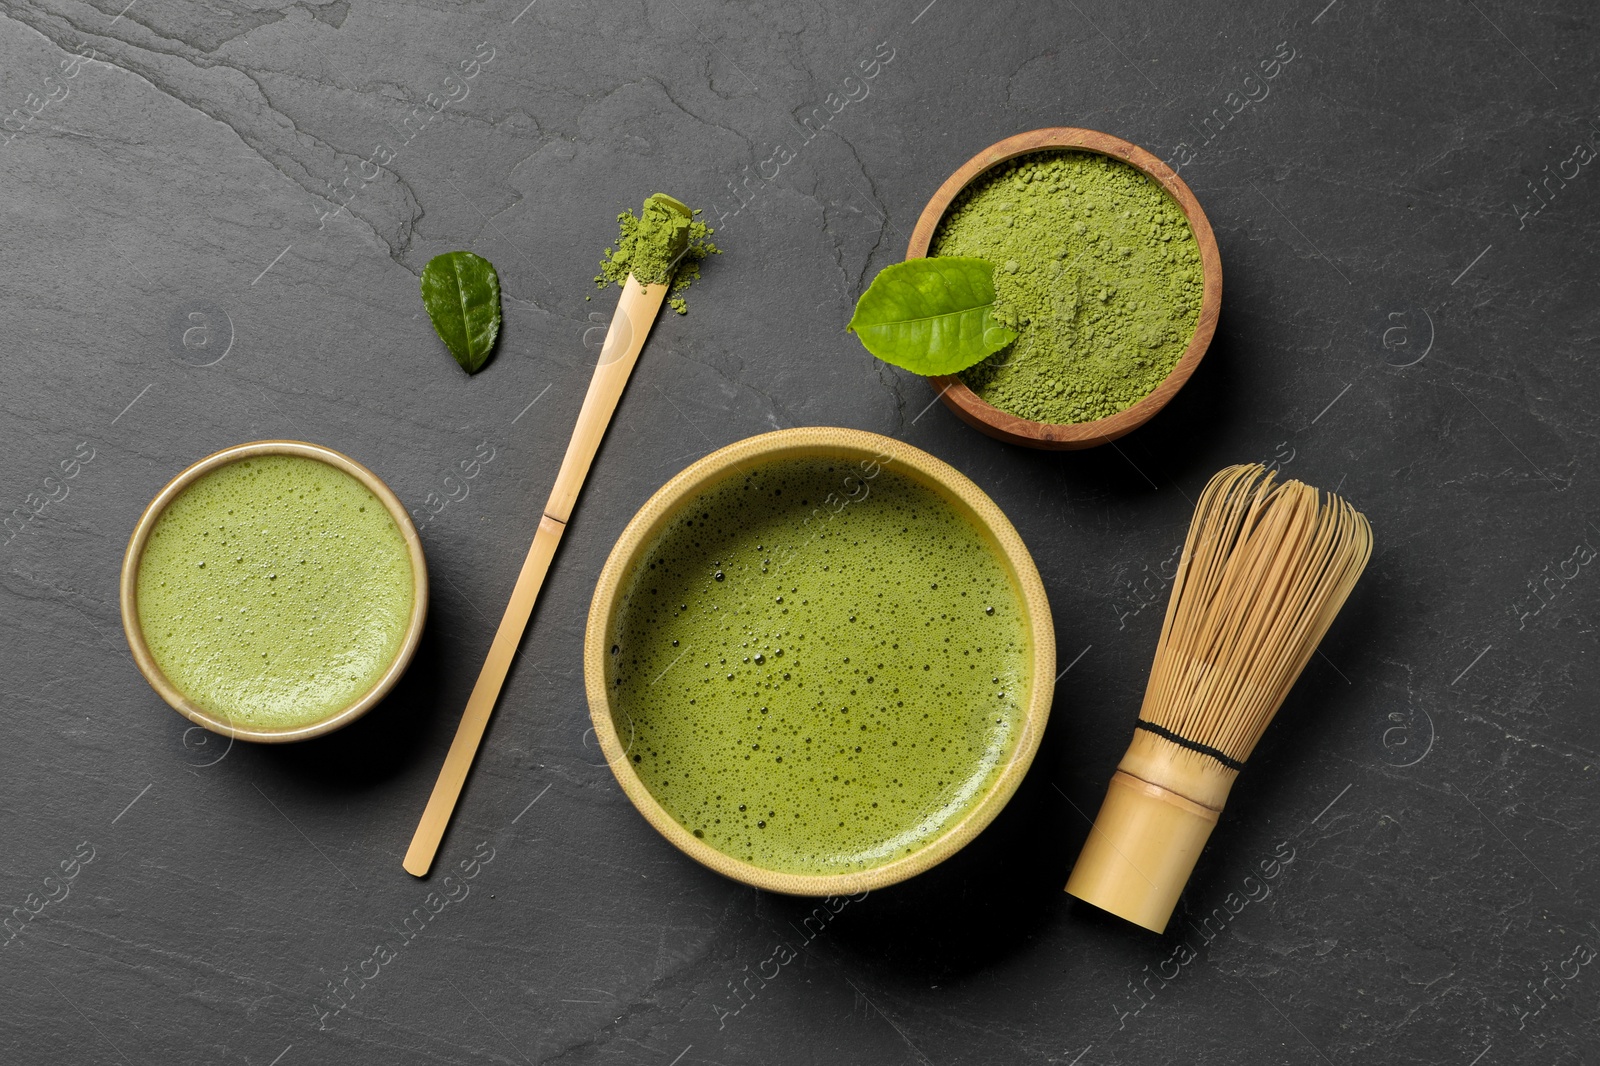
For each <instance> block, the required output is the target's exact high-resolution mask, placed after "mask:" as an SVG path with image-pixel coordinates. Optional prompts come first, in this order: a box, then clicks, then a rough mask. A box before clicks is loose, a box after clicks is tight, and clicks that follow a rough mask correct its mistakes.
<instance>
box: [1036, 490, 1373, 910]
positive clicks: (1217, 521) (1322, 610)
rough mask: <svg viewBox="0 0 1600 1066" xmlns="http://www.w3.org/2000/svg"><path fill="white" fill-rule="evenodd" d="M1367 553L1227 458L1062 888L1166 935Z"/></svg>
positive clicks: (1349, 513) (1326, 519) (1206, 495)
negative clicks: (1247, 769)
mask: <svg viewBox="0 0 1600 1066" xmlns="http://www.w3.org/2000/svg"><path fill="white" fill-rule="evenodd" d="M1371 556H1372V527H1371V525H1370V524H1369V523H1368V522H1367V520H1366V518H1365V516H1363V515H1362V514H1361V513H1360V512H1358V511H1357V510H1356V509H1355V508H1353V507H1351V506H1350V505H1349V504H1348V503H1346V502H1345V501H1344V500H1343V499H1340V498H1339V497H1338V496H1335V495H1333V494H1332V493H1320V492H1318V491H1317V490H1316V489H1314V488H1312V487H1310V486H1308V485H1305V484H1302V483H1301V482H1299V481H1285V482H1281V483H1279V482H1277V481H1276V479H1275V474H1274V473H1273V472H1271V471H1268V470H1266V469H1265V468H1263V467H1261V466H1259V465H1245V466H1231V467H1228V468H1226V469H1224V470H1221V471H1219V472H1218V473H1217V474H1216V476H1215V477H1213V478H1212V479H1211V481H1210V482H1209V483H1208V484H1207V485H1206V488H1205V490H1204V491H1203V492H1202V493H1201V495H1200V502H1199V504H1198V505H1196V507H1195V515H1194V521H1193V522H1192V523H1191V524H1190V526H1189V533H1188V535H1187V537H1186V538H1185V540H1184V546H1183V554H1182V556H1181V558H1180V559H1179V562H1178V569H1177V574H1176V576H1175V577H1174V579H1173V585H1172V595H1171V598H1170V599H1169V600H1168V602H1167V612H1166V615H1165V617H1164V618H1163V619H1162V624H1161V637H1160V640H1159V642H1158V644H1157V646H1156V655H1155V662H1154V663H1153V664H1152V666H1151V669H1150V680H1149V683H1148V684H1147V685H1146V686H1145V694H1144V702H1143V704H1142V706H1141V708H1140V711H1139V719H1138V723H1137V725H1136V728H1135V730H1134V738H1133V742H1132V743H1131V744H1130V745H1129V747H1128V751H1127V754H1125V755H1124V756H1123V758H1122V762H1121V763H1119V764H1118V766H1117V772H1116V773H1115V774H1114V775H1113V776H1112V779H1111V786H1110V788H1109V790H1108V791H1107V793H1106V799H1105V802H1104V803H1103V804H1102V806H1101V808H1100V813H1099V815H1098V816H1097V817H1096V819H1095V828H1094V831H1093V832H1092V833H1090V834H1089V839H1088V841H1087V842H1086V843H1085V844H1084V848H1083V852H1082V854H1080V855H1079V857H1078V862H1077V865H1076V866H1075V867H1074V868H1073V871H1072V877H1071V880H1069V881H1068V882H1067V891H1068V892H1071V893H1072V894H1073V895H1075V896H1078V897H1079V898H1080V899H1084V900H1087V901H1088V902H1090V903H1093V904H1095V905H1096V906H1099V907H1101V908H1103V909H1105V910H1108V911H1111V912H1112V913H1114V914H1119V915H1121V916H1123V917H1124V918H1127V919H1129V920H1130V921H1133V922H1136V923H1137V924H1139V925H1142V926H1145V927H1146V928H1148V929H1153V930H1155V931H1157V932H1159V931H1161V930H1162V929H1163V928H1165V926H1166V924H1167V921H1168V919H1169V918H1170V917H1171V915H1172V910H1173V907H1174V906H1175V905H1176V904H1177V900H1178V895H1179V893H1180V892H1182V890H1183V886H1184V883H1185V882H1187V881H1188V879H1189V873H1190V872H1191V870H1192V869H1193V868H1194V863H1195V860H1196V859H1197V858H1198V857H1199V854H1200V850H1201V848H1203V847H1204V846H1205V842H1206V839H1207V838H1208V837H1209V836H1210V833H1211V829H1212V827H1213V826H1214V825H1215V824H1216V821H1217V816H1218V813H1219V812H1220V811H1221V809H1222V806H1223V804H1224V803H1225V802H1226V801H1227V797H1228V792H1229V790H1230V789H1231V788H1232V786H1233V781H1234V779H1235V778H1236V777H1237V776H1238V773H1239V771H1240V770H1241V769H1243V767H1244V762H1245V760H1246V759H1248V758H1249V757H1250V755H1251V753H1252V752H1253V751H1254V750H1255V747H1256V742H1257V741H1258V740H1260V738H1261V734H1262V733H1263V731H1265V729H1266V728H1267V726H1268V725H1269V724H1270V723H1271V721H1272V719H1273V717H1274V716H1275V715H1276V714H1277V712H1278V708H1279V706H1281V705H1282V703H1283V700H1284V698H1285V697H1286V696H1287V695H1288V693H1289V689H1290V688H1291V687H1292V686H1293V685H1294V683H1295V680H1296V679H1297V678H1298V677H1299V676H1300V673H1301V671H1302V670H1304V669H1305V666H1306V664H1307V663H1308V662H1309V661H1310V659H1311V656H1312V654H1313V653H1314V652H1315V651H1316V647H1317V644H1318V642H1320V641H1321V639H1322V637H1323V635H1324V634H1325V633H1326V632H1327V631H1328V627H1329V626H1330V625H1331V624H1332V623H1333V619H1334V618H1335V616H1337V615H1338V613H1339V610H1340V608H1341V607H1343V606H1344V603H1345V601H1346V600H1347V599H1348V598H1349V595H1350V591H1351V589H1353V588H1354V587H1355V583H1356V580H1357V579H1358V578H1359V577H1360V575H1361V572H1362V570H1363V569H1364V568H1365V567H1366V565H1367V562H1368V560H1369V559H1370V558H1371Z"/></svg>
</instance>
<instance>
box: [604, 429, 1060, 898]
mask: <svg viewBox="0 0 1600 1066" xmlns="http://www.w3.org/2000/svg"><path fill="white" fill-rule="evenodd" d="M812 456H839V457H841V458H846V459H867V458H876V459H878V460H879V461H881V462H884V463H885V465H888V464H891V463H892V464H895V465H896V466H897V468H898V470H899V472H900V473H901V474H902V475H904V476H910V477H912V478H913V480H916V481H918V482H919V483H921V484H923V485H925V486H927V487H928V488H930V489H932V490H933V491H935V492H937V493H939V494H940V495H941V496H942V497H944V498H945V499H946V500H947V501H949V502H950V503H952V504H954V505H956V506H958V507H961V508H964V509H965V510H966V511H967V512H968V513H969V514H970V516H971V517H972V518H973V520H974V521H975V522H976V523H977V525H978V526H979V529H980V530H981V531H982V532H984V533H985V534H986V535H987V536H988V537H989V538H990V539H991V543H992V544H993V545H994V546H995V547H996V548H997V549H998V551H999V553H1000V554H1001V556H1002V558H1003V559H1004V561H1005V563H1006V565H1007V567H1008V568H1009V569H1010V571H1011V576H1012V579H1013V581H1014V583H1015V587H1016V588H1017V591H1018V596H1019V598H1020V599H1021V600H1022V602H1023V605H1024V607H1025V609H1026V610H1025V614H1026V617H1027V623H1028V633H1027V636H1028V639H1029V641H1030V650H1031V654H1030V656H1029V658H1030V663H1029V665H1030V669H1031V671H1032V683H1031V685H1030V690H1029V694H1028V699H1027V702H1026V704H1025V713H1024V724H1023V729H1022V732H1021V734H1020V735H1019V737H1018V739H1017V741H1016V743H1015V745H1014V746H1013V748H1012V751H1011V754H1010V756H1009V757H1008V758H1007V760H1006V762H1005V763H1004V764H1003V765H1002V767H1001V769H1000V771H999V773H998V774H997V775H996V776H995V778H994V780H993V781H992V782H991V783H990V786H989V788H988V790H987V791H986V792H985V793H984V795H983V798H982V799H980V800H978V801H977V802H976V803H974V804H973V805H972V806H971V807H970V808H968V810H967V812H966V813H965V814H964V815H963V816H962V817H961V818H960V820H959V821H957V822H956V823H955V824H954V825H952V826H950V827H949V828H947V829H946V830H945V831H944V832H943V833H941V834H940V835H939V836H937V837H935V838H933V839H932V840H931V841H929V842H928V843H927V844H925V845H924V846H923V847H921V848H919V849H918V850H917V851H915V852H913V853H912V854H910V855H906V856H904V857H902V858H898V859H894V860H892V861H890V862H886V863H884V864H883V865H882V866H875V867H873V868H871V869H868V870H858V871H851V872H847V873H837V874H795V873H784V872H782V871H778V870H771V869H768V868H766V867H763V866H757V865H755V864H753V863H749V862H745V861H744V860H742V859H737V858H734V857H733V856H731V855H728V854H727V853H725V852H723V851H719V850H718V849H716V848H714V847H712V846H711V845H710V844H707V843H706V842H705V841H704V840H701V839H700V838H698V837H696V836H694V834H692V833H691V832H689V830H687V829H685V828H684V827H683V826H682V825H681V824H679V823H678V821H677V819H675V818H673V817H672V815H671V814H669V813H668V812H667V811H666V809H665V808H664V807H662V805H661V804H660V802H659V801H658V800H657V799H656V798H655V795H654V794H653V793H652V792H651V791H650V790H649V788H648V787H647V786H646V785H645V783H644V781H643V780H642V779H641V778H640V777H639V775H638V773H637V772H636V771H635V770H634V768H633V763H632V762H631V761H629V759H628V751H627V747H626V746H625V745H624V744H623V742H622V739H621V737H620V736H619V735H618V723H617V720H616V718H615V716H614V715H613V713H612V707H611V694H610V692H609V691H608V689H607V686H606V648H607V647H608V646H609V643H610V639H611V638H610V636H609V634H610V633H611V631H612V628H613V626H614V624H615V622H616V616H617V611H618V609H619V607H620V606H621V602H622V593H623V591H624V589H625V588H626V583H627V581H628V578H629V577H630V575H631V574H632V572H633V569H634V567H635V566H636V565H637V564H638V562H639V561H640V559H641V558H642V557H643V555H644V553H645V552H646V551H647V550H648V549H649V547H650V546H651V545H652V544H653V543H654V542H655V539H656V537H657V536H658V535H659V534H660V533H661V532H662V530H663V529H664V528H665V526H666V525H667V523H668V522H670V521H671V520H672V519H673V518H674V517H675V516H676V515H677V514H678V513H679V511H680V510H681V508H682V507H683V506H684V505H685V503H686V502H687V501H689V500H690V499H693V498H695V497H697V496H698V495H700V494H701V493H702V492H704V491H705V490H706V489H708V488H711V487H713V486H714V485H716V484H718V483H720V482H722V481H723V480H724V479H726V478H728V477H731V476H734V475H735V474H736V473H739V472H745V471H747V468H748V467H750V466H753V465H760V464H764V463H768V462H772V461H775V460H780V459H788V458H804V457H812ZM1055 661H1056V660H1055V625H1054V621H1053V619H1052V617H1051V614H1050V604H1049V601H1048V600H1047V599H1046V597H1045V591H1044V582H1043V581H1042V580H1040V577H1039V571H1038V568H1037V567H1036V566H1035V565H1034V562H1033V557H1032V555H1030V554H1029V552H1028V549H1027V547H1026V545H1024V544H1023V542H1022V537H1021V536H1020V535H1019V534H1018V533H1017V531H1016V527H1014V526H1013V525H1012V524H1011V521H1010V520H1009V519H1008V518H1006V516H1005V514H1004V513H1003V512H1002V511H1001V510H1000V508H999V506H998V505H996V504H995V502H994V501H993V500H992V499H990V498H989V496H988V495H987V494H986V493H985V492H984V491H983V490H982V489H981V488H979V487H978V486H977V485H976V484H975V483H973V481H972V480H971V479H969V478H968V477H967V476H966V475H964V474H962V473H961V472H960V471H958V470H956V469H955V468H954V467H952V466H950V465H949V464H947V463H945V462H943V461H942V460H940V459H936V458H935V457H933V456H932V455H929V454H928V453H927V452H925V451H923V450H922V449H920V448H916V447H913V446H911V445H909V444H905V443H903V442H901V441H897V440H894V439H893V438H890V437H885V436H882V435H881V434H877V433H871V432H868V431H866V430H858V429H844V428H839V427H831V426H805V427H800V428H796V429H780V430H777V431H775V432H771V433H762V434H759V435H757V436H754V437H747V438H745V439H744V440H741V441H737V442H735V443H733V444H730V445H728V446H726V447H724V448H719V449H718V450H716V451H714V452H712V453H711V454H709V455H707V456H705V457H704V458H702V459H699V460H698V461H696V462H694V463H692V464H690V465H689V466H688V467H687V468H685V469H684V470H683V471H681V472H680V473H678V474H677V475H676V476H674V477H673V478H672V479H671V480H670V481H668V482H667V483H666V484H665V485H663V486H662V487H661V488H660V489H658V490H656V492H655V494H654V495H652V496H651V497H650V499H649V500H647V501H646V502H645V504H644V506H643V507H641V508H640V509H639V511H638V513H637V514H635V515H634V516H633V519H632V520H631V521H629V523H628V525H627V527H626V528H624V529H623V531H622V534H621V535H620V536H619V537H618V538H617V542H616V544H615V545H614V546H613V547H612V549H611V554H610V556H609V557H608V558H607V559H606V563H605V566H604V567H603V568H602V569H601V571H600V579H599V581H598V582H597V583H596V585H595V590H594V598H593V600H592V601H591V604H590V609H589V621H588V627H587V630H586V632H585V636H584V654H583V667H584V681H585V687H586V690H587V692H588V697H589V716H590V719H591V721H592V723H593V725H594V732H595V736H596V738H597V739H598V740H599V742H600V747H601V750H603V751H604V752H605V756H606V762H607V763H608V764H609V765H610V767H611V772H612V774H613V775H614V776H615V777H616V779H617V784H618V785H620V786H621V787H622V791H623V792H624V794H626V795H627V797H628V799H629V800H630V801H631V802H632V803H633V805H634V807H636V808H637V809H638V810H639V813H640V814H642V815H644V817H645V820H646V821H647V822H649V823H650V824H651V825H652V826H653V827H655V829H656V831H657V832H659V833H660V834H661V835H662V836H664V837H666V838H667V840H668V841H670V842H671V843H672V844H673V846H675V847H676V848H678V850H680V851H682V852H683V853H684V854H686V855H688V856H689V857H690V858H692V859H694V860H695V861H697V862H699V863H701V864H703V865H705V866H707V867H710V868H711V869H713V870H715V871H717V872H718V873H720V874H723V875H724V876H726V877H730V878H733V879H734V880H736V881H741V882H743V883H745V884H748V885H753V886H755V887H756V888H763V889H767V890H769V891H772V892H781V893H785V894H788V895H794V896H845V895H851V894H854V893H859V892H866V891H869V890H872V889H877V888H882V887H884V886H886V885H891V884H894V883H896V882H899V881H903V880H905V879H906V878H908V877H912V876H914V875H915V874H919V873H922V872H923V871H925V870H927V869H929V868H931V867H933V866H934V865H936V864H937V863H939V862H942V861H943V860H944V859H946V858H948V857H950V856H951V855H953V854H955V852H957V851H958V850H960V849H961V847H962V846H964V845H965V844H966V843H967V842H969V841H970V840H971V839H972V838H973V837H975V836H977V835H978V833H979V832H980V831H981V830H982V829H983V828H984V827H985V826H987V825H988V824H989V822H990V821H992V820H993V819H994V817H995V815H997V814H998V813H999V812H1000V810H1001V808H1003V807H1004V806H1005V804H1006V802H1007V801H1008V800H1009V799H1010V798H1011V796H1012V794H1013V793H1015V792H1016V789H1017V786H1018V785H1019V784H1020V783H1021V781H1022V777H1023V775H1024V774H1025V773H1026V772H1027V770H1028V767H1029V766H1030V765H1031V764H1032V762H1033V757H1034V755H1035V753H1036V752H1037V751H1038V748H1039V741H1040V739H1041V736H1042V734H1043V732H1044V728H1045V724H1046V722H1047V721H1048V719H1049V715H1050V704H1051V701H1052V698H1053V696H1054V691H1055ZM630 743H631V739H630Z"/></svg>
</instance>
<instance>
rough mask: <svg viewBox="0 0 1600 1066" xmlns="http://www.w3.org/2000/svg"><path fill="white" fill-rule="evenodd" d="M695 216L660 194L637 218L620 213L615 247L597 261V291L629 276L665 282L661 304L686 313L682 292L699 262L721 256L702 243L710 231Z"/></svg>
mask: <svg viewBox="0 0 1600 1066" xmlns="http://www.w3.org/2000/svg"><path fill="white" fill-rule="evenodd" d="M699 213H700V212H699V211H698V210H697V211H694V212H693V213H689V211H688V208H686V207H684V206H683V205H682V204H680V203H679V202H678V201H676V200H673V199H672V198H671V197H669V196H665V195H663V194H661V193H657V194H656V195H654V196H652V197H650V199H648V200H646V201H645V202H644V207H643V208H641V209H640V211H639V213H638V214H637V215H635V214H634V213H633V212H632V211H624V212H622V214H620V215H618V216H617V226H618V232H617V246H616V247H615V248H607V249H606V252H605V255H604V256H603V257H602V258H601V260H600V273H598V274H596V275H595V278H594V283H595V286H596V287H597V288H601V289H603V288H605V287H606V286H607V285H609V284H612V283H613V282H614V283H616V284H617V285H618V286H621V285H623V284H625V283H626V282H627V280H628V275H629V274H632V275H633V276H634V277H636V278H638V279H639V280H640V281H641V282H642V283H644V284H646V285H657V284H660V283H662V282H664V281H667V280H668V279H669V278H670V279H671V281H672V288H671V289H670V290H669V293H668V298H667V304H668V306H670V307H671V308H672V309H673V310H674V311H676V312H678V314H680V315H682V314H687V313H688V311H689V305H688V304H686V303H684V301H683V296H682V295H681V294H682V292H683V290H684V289H687V288H688V287H689V286H690V285H691V284H692V283H693V282H695V281H698V280H699V279H700V261H701V260H702V259H704V258H705V257H706V256H708V255H716V254H720V253H721V251H722V249H720V248H718V247H717V246H716V245H715V244H712V243H711V241H710V240H708V239H707V238H709V237H710V236H711V234H712V233H713V232H715V231H714V230H712V229H711V227H709V226H707V225H706V224H705V223H704V222H702V221H700V220H699V219H698V218H695V217H694V215H698V214H699ZM680 254H681V256H682V259H681V260H680V259H679V256H680ZM674 263H676V264H677V269H676V270H674V269H673V264H674Z"/></svg>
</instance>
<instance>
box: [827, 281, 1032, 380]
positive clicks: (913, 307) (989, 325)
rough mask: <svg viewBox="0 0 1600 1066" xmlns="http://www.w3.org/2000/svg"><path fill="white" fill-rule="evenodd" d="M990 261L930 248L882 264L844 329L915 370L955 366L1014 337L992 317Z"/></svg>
mask: <svg viewBox="0 0 1600 1066" xmlns="http://www.w3.org/2000/svg"><path fill="white" fill-rule="evenodd" d="M993 308H994V264H993V263H991V262H989V261H988V260H986V259H969V258H965V257H962V256H934V257H932V258H929V259H908V260H907V261H905V262H904V263H895V264H893V265H891V266H886V267H884V268H883V269H882V270H880V271H879V272H878V276H877V277H875V278H873V279H872V284H871V285H869V286H868V287H867V291H866V292H864V293H862V294H861V299H860V300H858V301H857V302H856V313H855V314H854V315H853V316H851V318H850V324H849V325H848V326H846V327H845V331H846V332H854V333H855V335H856V336H857V337H860V338H861V343H862V344H864V345H866V348H867V351H869V352H871V353H872V354H873V355H875V356H877V357H878V358H879V359H882V360H883V361H884V362H886V363H893V364H894V365H895V366H899V367H904V368H905V369H907V370H909V371H911V372H912V373H915V374H924V375H929V376H933V375H938V374H954V373H956V372H957V371H960V370H965V369H967V367H969V366H972V365H973V364H974V363H977V362H979V361H980V360H982V359H984V358H985V357H987V356H990V355H993V354H994V353H995V352H998V351H999V350H1000V349H1001V348H1004V347H1005V346H1006V345H1008V344H1010V343H1011V342H1012V341H1014V340H1016V339H1017V334H1016V332H1015V331H1014V330H1010V329H1007V328H1006V327H1005V326H1002V325H1000V324H999V323H998V322H996V321H995V319H994V315H993V313H992V312H993Z"/></svg>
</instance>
